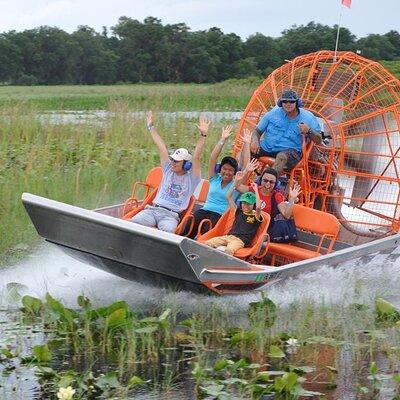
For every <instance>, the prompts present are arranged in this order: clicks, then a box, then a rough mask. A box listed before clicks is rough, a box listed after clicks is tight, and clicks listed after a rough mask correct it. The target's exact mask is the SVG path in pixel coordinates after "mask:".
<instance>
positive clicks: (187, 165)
mask: <svg viewBox="0 0 400 400" xmlns="http://www.w3.org/2000/svg"><path fill="white" fill-rule="evenodd" d="M192 165H193V164H192V162H191V161H187V160H183V164H182V168H183V170H184V171H189V170H190V168H192Z"/></svg>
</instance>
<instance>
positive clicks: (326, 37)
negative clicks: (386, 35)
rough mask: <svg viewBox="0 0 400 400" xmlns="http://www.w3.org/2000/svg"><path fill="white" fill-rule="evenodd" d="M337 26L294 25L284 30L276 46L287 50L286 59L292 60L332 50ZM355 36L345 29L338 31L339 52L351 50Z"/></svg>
mask: <svg viewBox="0 0 400 400" xmlns="http://www.w3.org/2000/svg"><path fill="white" fill-rule="evenodd" d="M336 33H337V26H334V27H333V28H331V27H329V26H327V25H321V24H316V23H315V22H313V21H312V22H309V23H308V24H307V25H306V26H304V25H300V26H299V27H297V26H296V25H294V26H293V27H292V28H290V29H287V30H284V31H283V32H282V36H281V37H280V38H279V39H278V44H279V45H282V46H283V48H285V49H287V51H288V52H287V53H286V58H293V57H296V56H298V55H301V54H307V53H312V52H314V51H318V50H333V49H334V48H335V42H336ZM354 42H355V36H354V35H352V34H351V33H350V31H349V30H348V29H346V28H341V29H340V42H339V49H340V50H353V49H354Z"/></svg>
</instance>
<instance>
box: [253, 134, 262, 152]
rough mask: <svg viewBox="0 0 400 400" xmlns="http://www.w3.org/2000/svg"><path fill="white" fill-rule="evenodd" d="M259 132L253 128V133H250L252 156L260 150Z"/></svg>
mask: <svg viewBox="0 0 400 400" xmlns="http://www.w3.org/2000/svg"><path fill="white" fill-rule="evenodd" d="M261 133H262V132H261V131H260V130H259V129H258V128H257V127H256V128H254V130H253V132H252V133H251V143H250V150H251V152H252V153H253V154H256V153H258V150H259V149H260V137H261Z"/></svg>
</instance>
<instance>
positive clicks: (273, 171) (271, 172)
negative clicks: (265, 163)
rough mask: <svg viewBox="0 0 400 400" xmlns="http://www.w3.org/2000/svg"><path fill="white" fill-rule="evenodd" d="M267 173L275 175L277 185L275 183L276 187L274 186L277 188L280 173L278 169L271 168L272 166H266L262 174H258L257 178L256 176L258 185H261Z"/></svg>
mask: <svg viewBox="0 0 400 400" xmlns="http://www.w3.org/2000/svg"><path fill="white" fill-rule="evenodd" d="M265 174H270V175H273V176H274V177H275V178H276V182H275V185H274V187H273V189H276V187H277V185H278V174H277V173H276V171H275V170H274V169H273V168H271V167H267V168H265V169H264V171H263V172H262V173H261V175H259V176H257V178H256V180H255V182H256V183H257V185H258V186H261V181H262V177H263V176H264V175H265Z"/></svg>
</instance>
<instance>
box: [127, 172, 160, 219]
mask: <svg viewBox="0 0 400 400" xmlns="http://www.w3.org/2000/svg"><path fill="white" fill-rule="evenodd" d="M162 177H163V170H162V168H161V167H154V168H152V169H151V170H150V171H149V172H148V174H147V176H146V180H145V182H135V183H134V184H133V188H132V194H131V196H130V197H129V198H128V199H127V200H126V201H125V203H124V208H123V211H122V216H123V218H124V219H130V218H132V217H133V215H134V214H133V215H131V216H129V215H130V214H129V213H130V212H131V211H133V210H134V209H136V208H137V207H139V203H140V202H141V201H143V202H144V201H146V200H147V201H149V199H147V198H148V197H149V196H151V195H152V194H154V192H156V190H155V189H157V188H158V186H159V185H160V183H161V180H162ZM139 188H142V189H143V190H144V193H143V199H141V200H139V199H138V191H139ZM153 199H154V197H153ZM151 201H153V200H151ZM145 205H146V204H145ZM143 208H144V206H143V207H142V209H143ZM125 217H126V218H125Z"/></svg>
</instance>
